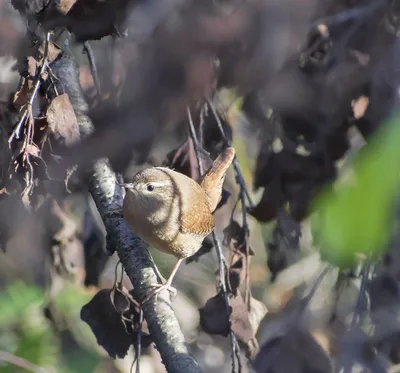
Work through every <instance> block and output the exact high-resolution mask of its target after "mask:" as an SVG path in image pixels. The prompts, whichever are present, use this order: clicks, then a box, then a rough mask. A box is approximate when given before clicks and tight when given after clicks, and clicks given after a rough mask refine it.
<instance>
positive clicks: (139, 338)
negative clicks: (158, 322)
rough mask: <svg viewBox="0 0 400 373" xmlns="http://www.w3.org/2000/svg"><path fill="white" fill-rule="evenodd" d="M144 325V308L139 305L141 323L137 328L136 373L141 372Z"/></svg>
mask: <svg viewBox="0 0 400 373" xmlns="http://www.w3.org/2000/svg"><path fill="white" fill-rule="evenodd" d="M142 325H143V310H142V307H139V325H138V330H137V332H136V333H137V346H136V359H137V362H136V373H140V356H141V353H142Z"/></svg>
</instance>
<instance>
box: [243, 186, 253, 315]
mask: <svg viewBox="0 0 400 373" xmlns="http://www.w3.org/2000/svg"><path fill="white" fill-rule="evenodd" d="M240 202H241V204H242V226H243V232H244V242H245V245H246V273H245V284H246V290H245V295H244V301H245V303H246V304H247V308H248V310H249V311H250V308H251V289H250V245H249V236H250V230H249V225H248V223H247V209H246V199H245V195H244V193H243V189H242V188H241V189H240Z"/></svg>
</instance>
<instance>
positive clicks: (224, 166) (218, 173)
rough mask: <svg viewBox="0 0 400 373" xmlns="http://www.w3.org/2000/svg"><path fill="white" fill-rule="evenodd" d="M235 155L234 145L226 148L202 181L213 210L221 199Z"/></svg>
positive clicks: (212, 210)
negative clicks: (226, 177)
mask: <svg viewBox="0 0 400 373" xmlns="http://www.w3.org/2000/svg"><path fill="white" fill-rule="evenodd" d="M234 157H235V149H234V148H232V147H229V148H226V149H225V151H224V152H223V153H221V154H220V155H219V156H218V157H217V159H216V160H215V161H214V163H213V165H212V167H211V168H210V169H209V170H208V171H207V172H206V174H205V175H204V176H203V179H202V181H201V183H200V185H201V186H202V188H203V189H204V190H205V192H206V194H207V196H208V199H209V203H210V209H211V212H214V210H215V209H216V207H217V206H218V203H219V201H220V200H221V194H222V186H223V184H224V181H225V176H226V172H227V170H228V168H229V166H230V165H231V163H232V161H233V158H234Z"/></svg>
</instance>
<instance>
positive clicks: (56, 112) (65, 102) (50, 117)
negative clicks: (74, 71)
mask: <svg viewBox="0 0 400 373" xmlns="http://www.w3.org/2000/svg"><path fill="white" fill-rule="evenodd" d="M47 122H48V124H49V128H50V130H51V132H52V133H53V134H54V136H55V138H56V139H58V140H60V141H61V142H62V143H65V145H67V146H68V145H71V144H73V143H75V142H77V141H79V128H78V121H77V119H76V115H75V112H74V109H73V108H72V105H71V102H70V101H69V97H68V95H67V94H66V93H63V94H62V95H60V96H57V97H56V98H55V99H54V100H53V101H52V102H51V103H50V105H49V107H48V109H47Z"/></svg>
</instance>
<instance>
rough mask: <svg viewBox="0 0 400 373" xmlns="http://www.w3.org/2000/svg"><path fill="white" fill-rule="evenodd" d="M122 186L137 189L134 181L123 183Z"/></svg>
mask: <svg viewBox="0 0 400 373" xmlns="http://www.w3.org/2000/svg"><path fill="white" fill-rule="evenodd" d="M119 186H120V187H122V188H125V189H130V190H132V189H135V185H134V184H133V183H122V184H119Z"/></svg>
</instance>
